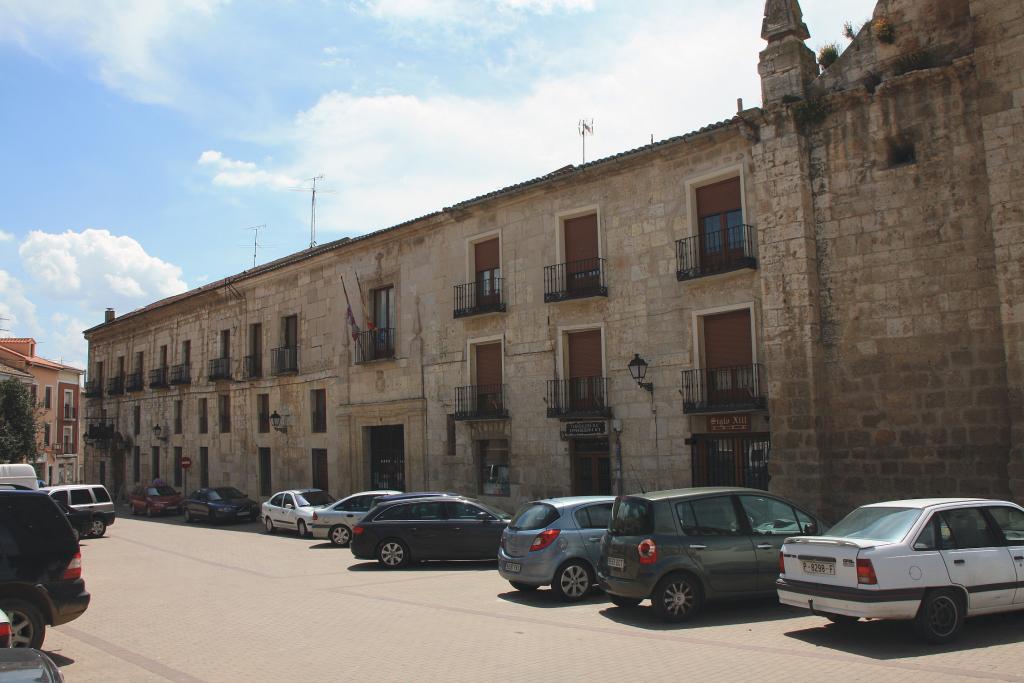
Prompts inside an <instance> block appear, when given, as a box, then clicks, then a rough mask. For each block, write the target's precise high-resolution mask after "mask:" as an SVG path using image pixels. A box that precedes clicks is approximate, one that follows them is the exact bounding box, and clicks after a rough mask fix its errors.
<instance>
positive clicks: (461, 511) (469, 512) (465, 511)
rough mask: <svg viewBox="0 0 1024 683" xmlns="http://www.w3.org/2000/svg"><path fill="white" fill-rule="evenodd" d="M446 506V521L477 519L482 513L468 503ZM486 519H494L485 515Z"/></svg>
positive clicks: (489, 515) (488, 514)
mask: <svg viewBox="0 0 1024 683" xmlns="http://www.w3.org/2000/svg"><path fill="white" fill-rule="evenodd" d="M447 505H448V519H477V518H479V516H480V513H481V512H484V511H483V510H481V509H480V508H478V507H476V506H475V505H470V504H469V503H447ZM486 514H487V516H488V518H490V519H493V518H494V517H493V516H492V515H491V514H490V513H486Z"/></svg>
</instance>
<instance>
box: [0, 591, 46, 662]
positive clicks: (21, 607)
mask: <svg viewBox="0 0 1024 683" xmlns="http://www.w3.org/2000/svg"><path fill="white" fill-rule="evenodd" d="M0 610H3V611H4V613H6V614H7V618H8V619H9V620H10V622H11V647H32V648H35V649H37V650H38V649H39V648H40V647H42V646H43V637H44V636H45V635H46V622H45V621H43V614H42V612H40V611H39V609H38V608H37V607H36V606H35V605H33V604H32V603H29V602H25V601H24V600H18V599H16V598H12V599H5V600H3V601H0Z"/></svg>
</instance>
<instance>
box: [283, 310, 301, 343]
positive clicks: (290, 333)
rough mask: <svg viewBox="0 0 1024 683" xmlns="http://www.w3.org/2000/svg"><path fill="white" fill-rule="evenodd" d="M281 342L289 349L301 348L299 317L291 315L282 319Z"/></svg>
mask: <svg viewBox="0 0 1024 683" xmlns="http://www.w3.org/2000/svg"><path fill="white" fill-rule="evenodd" d="M281 342H282V346H284V347H285V348H288V349H297V348H298V347H299V316H297V315H289V316H285V317H284V318H282V319H281Z"/></svg>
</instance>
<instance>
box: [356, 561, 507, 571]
mask: <svg viewBox="0 0 1024 683" xmlns="http://www.w3.org/2000/svg"><path fill="white" fill-rule="evenodd" d="M497 564H498V561H497V560H455V561H440V562H438V561H422V562H412V563H410V564H408V565H406V566H405V567H399V568H398V569H386V568H384V567H382V566H381V565H380V563H379V562H375V561H372V560H371V561H369V562H360V563H359V564H353V565H351V566H349V568H348V570H349V571H350V572H453V571H454V572H467V571H477V572H484V571H486V572H493V571H494V569H495V567H496V566H497Z"/></svg>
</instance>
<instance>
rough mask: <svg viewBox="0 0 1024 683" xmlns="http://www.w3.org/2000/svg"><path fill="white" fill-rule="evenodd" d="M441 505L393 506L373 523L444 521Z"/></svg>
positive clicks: (429, 503)
mask: <svg viewBox="0 0 1024 683" xmlns="http://www.w3.org/2000/svg"><path fill="white" fill-rule="evenodd" d="M442 505H443V503H440V502H433V501H430V502H423V503H411V504H408V505H395V506H394V507H390V508H388V509H386V510H384V511H383V512H381V513H380V514H379V515H377V516H376V517H375V518H374V521H384V520H388V521H395V520H407V521H417V522H418V521H430V520H441V519H444V512H443V507H442Z"/></svg>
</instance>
